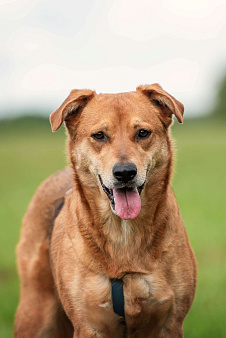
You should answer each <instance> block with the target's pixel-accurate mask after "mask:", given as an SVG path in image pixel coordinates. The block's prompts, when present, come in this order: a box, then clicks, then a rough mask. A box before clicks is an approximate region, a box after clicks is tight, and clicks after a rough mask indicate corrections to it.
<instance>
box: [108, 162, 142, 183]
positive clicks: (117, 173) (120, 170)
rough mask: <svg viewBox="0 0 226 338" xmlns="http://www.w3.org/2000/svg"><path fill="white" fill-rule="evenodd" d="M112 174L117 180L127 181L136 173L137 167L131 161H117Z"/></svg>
mask: <svg viewBox="0 0 226 338" xmlns="http://www.w3.org/2000/svg"><path fill="white" fill-rule="evenodd" d="M112 172H113V175H114V177H115V178H117V180H118V181H120V182H124V183H127V182H129V181H131V180H132V179H133V178H134V177H135V176H136V174H137V167H136V166H135V164H133V163H117V164H115V165H114V167H113V170H112Z"/></svg>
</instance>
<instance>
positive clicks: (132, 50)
mask: <svg viewBox="0 0 226 338" xmlns="http://www.w3.org/2000/svg"><path fill="white" fill-rule="evenodd" d="M69 4H70V5H69ZM223 72H226V0H159V1H156V0H153V1H152V0H138V1H135V0H74V1H62V0H0V79H1V81H0V117H3V116H15V115H17V114H19V112H21V111H26V113H28V112H29V111H35V110H36V111H39V110H40V109H45V112H46V113H51V112H52V111H53V110H55V109H56V108H57V107H58V106H59V105H60V104H61V102H62V101H63V100H64V99H65V98H66V96H67V95H68V94H69V92H70V90H71V89H74V88H89V89H95V90H96V91H97V92H121V91H130V90H135V88H136V87H137V86H138V85H140V84H147V83H154V82H158V83H160V84H161V85H162V86H163V88H164V89H166V90H167V91H168V92H170V93H171V94H172V95H174V96H175V97H176V98H177V99H178V100H180V101H181V102H183V103H184V104H185V109H186V110H185V113H186V115H187V116H191V115H192V114H195V113H197V114H200V113H205V112H208V111H209V109H210V107H211V106H212V104H213V101H214V97H215V90H216V89H215V88H216V83H217V82H218V80H219V78H220V76H221V75H222V74H223Z"/></svg>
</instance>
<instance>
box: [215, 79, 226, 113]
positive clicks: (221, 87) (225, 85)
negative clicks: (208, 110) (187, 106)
mask: <svg viewBox="0 0 226 338" xmlns="http://www.w3.org/2000/svg"><path fill="white" fill-rule="evenodd" d="M212 113H213V114H214V115H215V116H218V117H219V118H224V119H225V118H226V73H225V75H224V76H223V77H222V78H221V80H220V81H219V84H218V89H217V95H216V104H215V106H214V108H213V111H212Z"/></svg>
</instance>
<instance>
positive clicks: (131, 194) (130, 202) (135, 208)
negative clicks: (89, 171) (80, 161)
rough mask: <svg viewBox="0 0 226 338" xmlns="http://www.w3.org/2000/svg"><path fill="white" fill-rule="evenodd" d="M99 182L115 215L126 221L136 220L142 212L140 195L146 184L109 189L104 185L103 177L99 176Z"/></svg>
mask: <svg viewBox="0 0 226 338" xmlns="http://www.w3.org/2000/svg"><path fill="white" fill-rule="evenodd" d="M99 180H100V183H101V186H102V188H103V191H104V192H105V194H106V195H107V197H108V198H109V200H110V202H111V208H112V210H113V212H114V213H115V214H117V215H118V216H119V217H120V218H122V219H124V220H128V219H134V218H136V217H137V216H138V215H139V213H140V210H141V200H140V194H141V191H142V190H143V188H144V184H145V183H144V184H142V185H141V186H140V187H127V186H124V187H120V188H117V187H116V188H113V189H108V188H107V187H106V186H105V185H104V183H103V181H102V178H101V176H99Z"/></svg>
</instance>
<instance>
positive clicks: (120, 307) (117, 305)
mask: <svg viewBox="0 0 226 338" xmlns="http://www.w3.org/2000/svg"><path fill="white" fill-rule="evenodd" d="M63 205H64V198H63V199H62V201H61V202H60V204H59V205H58V207H57V208H56V210H55V214H54V217H53V220H52V223H51V227H50V231H49V240H50V242H51V237H52V233H53V227H54V222H55V219H56V218H57V216H58V214H59V213H60V211H61V209H62V207H63ZM111 291H112V303H113V310H114V312H115V313H116V314H117V315H119V316H120V317H121V323H122V324H123V325H125V324H126V323H125V311H124V293H123V280H122V279H121V278H120V279H117V278H112V279H111Z"/></svg>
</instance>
